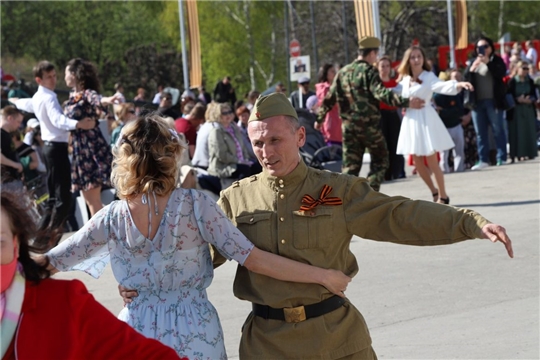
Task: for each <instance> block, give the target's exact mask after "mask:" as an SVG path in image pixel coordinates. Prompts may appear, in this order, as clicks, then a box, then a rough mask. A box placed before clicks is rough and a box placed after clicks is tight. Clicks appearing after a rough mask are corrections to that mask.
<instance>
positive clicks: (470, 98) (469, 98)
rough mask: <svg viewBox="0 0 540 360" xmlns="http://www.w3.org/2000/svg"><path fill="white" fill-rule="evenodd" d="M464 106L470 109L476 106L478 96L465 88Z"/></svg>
mask: <svg viewBox="0 0 540 360" xmlns="http://www.w3.org/2000/svg"><path fill="white" fill-rule="evenodd" d="M463 106H464V107H466V108H467V109H469V110H473V109H474V107H475V106H476V98H475V96H474V94H473V93H471V91H469V90H463Z"/></svg>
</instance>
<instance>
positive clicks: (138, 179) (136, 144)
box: [111, 114, 186, 199]
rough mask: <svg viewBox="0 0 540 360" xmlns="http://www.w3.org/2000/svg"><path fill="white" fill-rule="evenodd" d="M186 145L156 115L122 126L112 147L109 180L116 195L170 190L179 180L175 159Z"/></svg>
mask: <svg viewBox="0 0 540 360" xmlns="http://www.w3.org/2000/svg"><path fill="white" fill-rule="evenodd" d="M171 131H172V132H171ZM185 147H186V146H185V144H184V143H183V142H182V141H181V140H180V138H179V137H178V136H176V132H174V130H170V128H169V126H168V125H167V123H166V121H165V120H164V119H163V118H162V117H160V116H158V115H155V114H150V115H146V116H144V117H140V118H139V119H137V120H136V121H133V122H131V123H129V124H127V125H126V126H124V127H123V128H122V132H121V135H120V139H119V141H118V146H116V147H115V148H114V149H113V155H114V159H113V168H112V173H111V180H112V183H113V185H114V187H115V188H116V194H117V196H118V197H119V198H120V199H130V198H133V197H135V196H137V195H139V194H144V193H148V192H151V191H154V192H155V194H156V195H158V196H166V195H168V194H169V193H171V192H172V191H173V190H174V189H175V188H176V186H177V184H178V179H179V174H180V168H179V166H178V160H179V159H180V156H181V154H182V151H183V150H184V149H185Z"/></svg>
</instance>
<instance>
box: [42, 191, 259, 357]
mask: <svg viewBox="0 0 540 360" xmlns="http://www.w3.org/2000/svg"><path fill="white" fill-rule="evenodd" d="M150 200H152V198H151V199H150ZM208 243H211V244H213V245H215V246H216V247H217V248H218V249H219V250H220V252H221V253H222V254H223V255H225V256H226V257H227V258H229V259H234V260H236V261H238V262H239V263H240V264H243V263H244V261H245V259H246V258H247V257H248V255H249V253H250V252H251V249H252V248H253V244H252V243H251V242H250V241H249V240H248V239H247V238H246V237H245V236H244V235H242V233H241V232H240V231H239V230H238V229H236V228H235V227H234V226H233V225H232V223H231V222H230V221H229V219H228V218H227V217H226V216H225V215H224V214H223V212H222V211H221V209H220V208H219V206H218V205H217V204H216V203H215V202H214V201H213V200H211V199H210V198H208V197H207V196H206V195H205V194H204V193H202V192H199V191H197V190H187V189H176V190H175V191H173V193H172V194H171V196H170V198H169V200H168V202H167V207H166V209H165V212H164V214H163V218H162V220H161V223H160V226H159V229H158V231H157V233H156V236H155V237H154V239H153V240H149V239H147V238H146V237H144V236H143V235H141V232H140V231H139V230H138V229H137V228H136V226H135V224H134V222H133V219H132V217H131V214H130V211H129V208H128V204H127V202H126V201H124V200H120V201H114V202H112V203H111V204H110V205H108V206H106V207H105V208H103V209H101V210H100V211H99V212H98V213H97V214H96V215H94V217H92V219H91V220H90V221H89V222H88V223H87V224H86V225H85V226H84V227H83V228H82V229H81V230H79V231H78V232H77V233H76V234H75V235H73V236H72V237H70V238H69V239H68V240H66V241H64V242H62V243H60V244H59V245H58V246H57V247H55V248H54V249H52V250H50V251H49V252H48V253H47V256H49V258H50V260H51V264H52V265H53V266H54V267H56V268H57V269H59V270H61V271H67V270H82V271H85V272H87V273H88V274H90V275H92V276H93V277H96V278H97V277H99V276H100V275H101V274H102V273H103V270H104V268H105V266H106V265H107V263H109V261H111V267H112V270H113V273H114V277H115V278H116V280H117V281H118V282H119V283H120V284H121V285H123V286H125V287H127V288H129V289H136V290H137V291H138V292H139V296H137V297H135V298H133V302H132V303H130V304H128V305H127V306H126V307H125V308H124V309H123V310H122V311H121V312H120V315H119V316H118V317H119V318H120V319H122V320H124V321H126V322H127V323H128V324H130V325H131V326H132V327H133V328H135V329H136V330H138V331H139V332H140V333H142V334H143V335H145V336H146V337H149V338H154V339H157V340H159V341H161V342H162V343H164V344H165V345H168V346H170V347H172V348H173V349H175V350H176V352H177V353H178V355H180V356H181V357H183V356H187V357H188V358H189V359H226V358H227V354H226V352H225V345H224V342H223V331H222V328H221V324H220V322H219V318H218V314H217V312H216V309H215V308H214V306H213V305H212V304H211V303H210V301H209V300H208V298H207V295H206V288H207V287H208V286H209V285H210V283H211V282H212V279H213V276H214V272H213V267H212V261H211V256H210V251H209V246H208ZM119 300H120V299H119Z"/></svg>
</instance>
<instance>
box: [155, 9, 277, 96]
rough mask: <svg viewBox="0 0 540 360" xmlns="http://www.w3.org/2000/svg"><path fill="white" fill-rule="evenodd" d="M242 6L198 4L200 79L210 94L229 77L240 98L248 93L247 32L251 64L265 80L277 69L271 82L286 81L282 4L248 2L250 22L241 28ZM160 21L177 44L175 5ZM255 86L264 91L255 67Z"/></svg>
mask: <svg viewBox="0 0 540 360" xmlns="http://www.w3.org/2000/svg"><path fill="white" fill-rule="evenodd" d="M244 5H245V3H244V1H220V2H215V1H199V2H197V6H198V13H199V29H200V39H201V54H202V59H201V60H202V67H203V78H204V79H205V80H206V83H207V89H208V90H209V91H212V90H213V87H214V85H215V84H216V83H217V82H218V81H219V80H221V79H222V78H223V77H224V76H226V75H230V76H231V77H232V82H233V86H235V88H236V93H237V96H238V97H239V98H240V97H242V96H243V95H244V94H245V93H247V92H248V91H249V90H250V75H249V66H250V52H249V51H250V48H249V46H250V44H249V40H248V36H247V35H248V30H249V31H251V34H252V36H253V46H254V52H255V53H254V60H255V61H257V62H258V63H259V64H260V66H261V68H262V69H263V71H264V72H265V73H266V75H267V76H270V74H271V73H272V71H273V70H272V69H273V67H275V68H276V69H277V70H276V72H275V73H274V78H273V80H274V81H273V82H277V81H278V80H281V81H285V80H286V79H285V77H286V67H285V64H286V59H285V52H284V50H283V49H284V46H285V45H284V40H283V38H284V35H283V30H282V28H283V26H282V24H283V18H282V13H283V3H282V2H280V1H248V2H247V6H248V7H249V9H248V10H249V22H247V23H245V24H242V23H241V22H246V16H245V15H246V14H245V11H244V10H245V9H244ZM232 14H235V16H237V18H238V19H239V20H240V22H239V21H238V20H235V18H234V17H233V15H232ZM160 19H161V21H162V23H163V27H164V32H165V33H166V34H167V35H168V36H169V37H170V41H171V42H175V43H176V44H179V41H178V39H179V31H180V30H179V23H178V3H177V2H169V3H167V4H166V5H165V8H164V10H163V13H162V15H161V16H160ZM186 29H187V24H186ZM273 29H274V30H275V29H278V30H277V32H276V49H275V51H276V57H275V59H274V60H273V59H272V55H271V53H272V49H273V47H272V45H271V33H272V30H273ZM186 36H187V30H186ZM276 64H277V65H276ZM255 82H256V88H257V89H259V90H264V89H266V87H267V84H266V82H265V79H264V78H263V76H262V75H261V73H260V71H258V70H257V67H256V68H255Z"/></svg>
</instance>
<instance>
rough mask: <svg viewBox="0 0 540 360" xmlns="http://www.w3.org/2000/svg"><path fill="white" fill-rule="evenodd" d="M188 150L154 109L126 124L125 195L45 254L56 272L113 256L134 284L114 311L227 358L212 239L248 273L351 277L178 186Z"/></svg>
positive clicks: (118, 270)
mask: <svg viewBox="0 0 540 360" xmlns="http://www.w3.org/2000/svg"><path fill="white" fill-rule="evenodd" d="M221 105H222V106H228V107H229V111H230V105H229V104H221ZM226 115H227V116H229V117H230V118H232V116H231V115H232V114H226ZM184 149H185V143H183V142H182V141H181V140H180V138H179V137H178V134H177V133H176V131H174V130H173V129H171V127H170V126H169V125H168V124H167V123H166V122H165V121H164V120H163V119H162V118H161V117H159V116H148V117H144V118H139V119H138V120H137V121H134V122H131V123H129V124H127V125H126V126H124V128H123V129H122V132H121V135H120V138H119V140H118V146H116V147H115V148H114V150H113V154H114V166H113V171H112V177H111V178H112V181H113V183H114V186H115V188H116V194H117V196H118V197H119V198H120V199H121V200H119V201H113V202H112V203H111V204H109V205H107V206H106V207H104V208H103V209H102V210H100V211H99V212H98V213H97V214H96V215H95V216H94V217H93V218H92V219H90V221H89V222H88V223H87V224H86V225H85V226H84V227H83V228H82V229H81V230H79V231H78V232H77V233H76V234H75V235H73V236H72V237H71V238H69V239H67V240H66V241H64V242H62V243H60V245H58V246H57V247H55V248H54V249H52V250H51V251H49V252H48V253H47V254H46V256H47V258H49V259H50V262H51V265H52V266H54V268H56V269H58V270H61V271H68V270H83V271H85V272H87V273H88V274H90V275H92V276H94V277H99V276H100V275H101V274H102V273H103V271H104V269H105V266H106V265H107V264H108V263H109V262H110V263H111V267H112V270H113V273H114V276H115V278H116V280H117V281H118V282H119V283H120V285H122V286H124V287H127V288H128V289H136V290H138V292H139V296H137V297H136V298H134V299H133V301H132V302H131V303H129V304H127V306H126V307H124V309H123V310H122V312H121V313H120V315H119V317H120V318H121V319H122V320H125V321H126V322H128V324H130V325H131V326H133V327H134V328H135V329H137V330H138V331H139V332H141V333H142V334H143V335H145V336H148V337H151V338H155V339H157V340H160V341H161V342H162V343H164V344H166V345H169V346H171V347H172V348H174V349H175V350H176V351H177V352H178V354H179V355H181V356H187V357H188V358H190V359H226V357H227V355H226V353H225V345H224V341H223V331H222V329H221V325H220V322H219V318H218V314H217V312H216V309H215V308H214V306H213V305H212V303H211V302H210V301H209V300H208V296H207V294H206V288H207V287H208V286H209V285H210V284H211V282H212V278H213V268H212V259H211V256H210V248H209V246H208V244H209V243H210V244H212V245H214V246H215V247H216V248H217V249H218V250H219V251H220V252H221V253H222V254H223V255H225V256H226V257H227V258H228V259H234V260H235V261H237V262H238V263H240V264H241V265H243V266H245V267H246V268H248V269H250V270H251V271H253V272H256V273H260V274H263V275H266V276H270V277H274V278H276V279H281V280H285V281H294V282H304V283H315V284H320V285H322V286H325V287H326V288H328V289H329V290H330V291H332V292H333V293H336V295H339V292H340V291H341V289H345V288H346V287H347V284H348V282H349V281H350V278H349V277H347V276H346V275H344V274H343V273H341V272H339V271H335V270H325V269H321V268H317V267H313V266H309V265H307V264H303V263H299V262H295V261H292V260H290V259H286V258H283V257H280V256H277V255H274V254H272V253H269V252H266V251H263V250H260V249H258V248H256V247H254V245H253V244H252V243H251V242H250V241H249V240H248V239H247V238H246V237H245V236H244V235H243V234H242V233H241V232H240V231H239V230H238V229H236V228H235V227H234V226H233V224H232V223H231V222H230V220H229V219H228V218H227V217H226V216H225V214H224V213H223V212H222V211H221V209H220V208H219V206H218V205H217V204H216V203H215V202H214V201H213V200H211V199H210V198H208V197H207V196H206V195H205V194H204V193H202V192H199V191H197V190H194V189H184V188H180V187H177V184H178V175H179V171H180V167H179V159H180V157H181V156H182V152H183V151H184Z"/></svg>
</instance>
